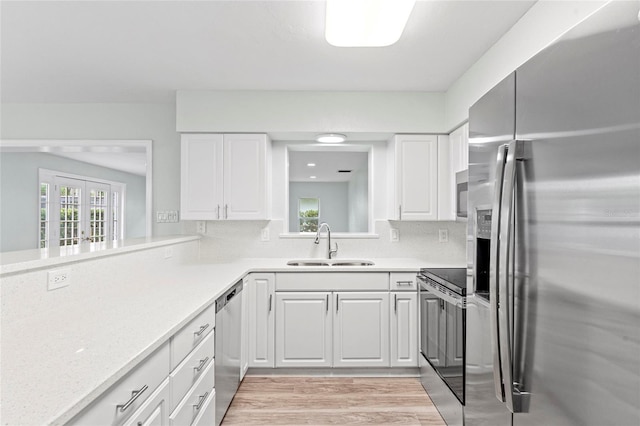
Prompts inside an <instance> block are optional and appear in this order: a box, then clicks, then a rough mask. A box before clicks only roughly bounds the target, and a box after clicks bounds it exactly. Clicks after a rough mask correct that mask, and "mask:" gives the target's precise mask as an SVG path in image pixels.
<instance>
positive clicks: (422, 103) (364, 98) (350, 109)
mask: <svg viewBox="0 0 640 426" xmlns="http://www.w3.org/2000/svg"><path fill="white" fill-rule="evenodd" d="M176 105H177V120H176V123H177V129H178V131H180V132H268V133H272V132H314V133H315V132H320V133H321V132H347V133H348V132H390V133H439V132H443V131H444V93H427V92H305V91H206V90H201V91H178V93H177V97H176Z"/></svg>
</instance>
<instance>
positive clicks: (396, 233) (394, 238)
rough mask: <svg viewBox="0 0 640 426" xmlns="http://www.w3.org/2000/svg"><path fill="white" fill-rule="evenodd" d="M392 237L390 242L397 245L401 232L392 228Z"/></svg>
mask: <svg viewBox="0 0 640 426" xmlns="http://www.w3.org/2000/svg"><path fill="white" fill-rule="evenodd" d="M389 236H390V238H389V239H390V240H391V242H392V243H397V242H398V241H400V231H399V230H397V229H395V228H391V232H390V234H389Z"/></svg>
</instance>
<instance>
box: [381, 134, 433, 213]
mask: <svg viewBox="0 0 640 426" xmlns="http://www.w3.org/2000/svg"><path fill="white" fill-rule="evenodd" d="M389 150H390V154H391V155H390V157H391V158H393V167H392V170H394V179H393V188H392V194H393V200H394V202H393V205H392V208H393V210H392V211H391V214H390V218H391V219H392V220H438V136H436V135H396V136H394V137H393V139H392V140H391V142H390V147H389Z"/></svg>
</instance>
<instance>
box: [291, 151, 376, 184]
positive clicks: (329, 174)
mask: <svg viewBox="0 0 640 426" xmlns="http://www.w3.org/2000/svg"><path fill="white" fill-rule="evenodd" d="M368 161H369V154H368V153H367V152H344V151H329V150H327V151H325V152H318V151H289V182H348V181H349V180H351V178H352V177H353V176H355V173H356V172H358V171H364V172H365V174H366V172H367V169H368ZM309 163H312V164H315V166H308V164H309ZM339 170H351V173H340V172H339ZM311 176H315V178H311Z"/></svg>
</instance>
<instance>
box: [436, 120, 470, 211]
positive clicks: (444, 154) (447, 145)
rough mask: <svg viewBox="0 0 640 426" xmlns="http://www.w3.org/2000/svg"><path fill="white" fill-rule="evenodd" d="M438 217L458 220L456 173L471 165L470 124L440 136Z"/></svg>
mask: <svg viewBox="0 0 640 426" xmlns="http://www.w3.org/2000/svg"><path fill="white" fill-rule="evenodd" d="M438 167H439V174H438V175H439V185H438V189H439V197H438V219H439V220H456V173H457V172H460V171H463V170H466V169H467V168H468V167H469V125H468V124H464V125H462V126H460V127H458V128H457V129H456V130H454V131H453V132H451V134H449V135H448V136H447V135H443V136H438Z"/></svg>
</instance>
